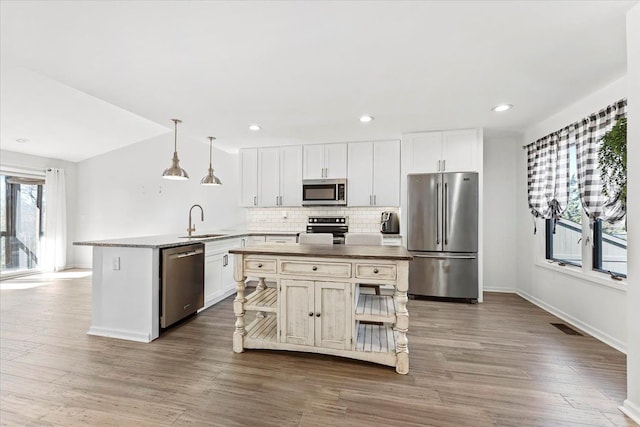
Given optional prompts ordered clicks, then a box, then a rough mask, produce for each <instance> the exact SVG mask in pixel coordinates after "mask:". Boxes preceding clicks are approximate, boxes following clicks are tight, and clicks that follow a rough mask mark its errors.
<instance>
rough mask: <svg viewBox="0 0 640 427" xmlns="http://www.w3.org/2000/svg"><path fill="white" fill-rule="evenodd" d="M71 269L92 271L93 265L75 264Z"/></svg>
mask: <svg viewBox="0 0 640 427" xmlns="http://www.w3.org/2000/svg"><path fill="white" fill-rule="evenodd" d="M69 268H86V269H89V270H91V269H92V268H93V265H91V263H89V264H83V263H77V264H74V265H73V266H71V267H69Z"/></svg>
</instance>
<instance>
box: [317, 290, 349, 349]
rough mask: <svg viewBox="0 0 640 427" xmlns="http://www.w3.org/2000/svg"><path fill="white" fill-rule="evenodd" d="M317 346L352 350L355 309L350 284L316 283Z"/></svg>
mask: <svg viewBox="0 0 640 427" xmlns="http://www.w3.org/2000/svg"><path fill="white" fill-rule="evenodd" d="M314 285H315V310H314V312H315V316H314V318H315V345H316V347H327V348H335V349H341V350H349V349H351V337H352V331H353V307H352V298H351V284H350V283H336V282H314Z"/></svg>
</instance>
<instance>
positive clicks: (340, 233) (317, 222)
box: [307, 216, 349, 244]
mask: <svg viewBox="0 0 640 427" xmlns="http://www.w3.org/2000/svg"><path fill="white" fill-rule="evenodd" d="M348 232H349V218H347V217H346V216H310V217H309V222H308V223H307V233H331V234H333V243H334V244H344V235H345V234H346V233H348Z"/></svg>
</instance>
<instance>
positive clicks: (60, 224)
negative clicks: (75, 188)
mask: <svg viewBox="0 0 640 427" xmlns="http://www.w3.org/2000/svg"><path fill="white" fill-rule="evenodd" d="M45 197H46V201H45V233H44V254H43V259H44V263H43V265H42V267H43V269H44V270H47V271H58V270H62V269H63V268H65V266H66V264H67V197H66V191H65V174H64V169H54V168H50V169H47V170H46V171H45Z"/></svg>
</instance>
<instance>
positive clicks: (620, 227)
mask: <svg viewBox="0 0 640 427" xmlns="http://www.w3.org/2000/svg"><path fill="white" fill-rule="evenodd" d="M553 228H554V224H553V220H550V219H549V220H547V221H546V258H547V259H549V260H553V261H557V262H559V263H562V264H571V265H575V266H582V265H583V264H584V262H586V261H588V262H587V265H589V264H590V267H591V269H593V270H596V271H600V272H604V273H608V274H611V275H612V276H621V277H627V230H626V227H625V220H624V219H623V220H621V221H618V222H616V223H614V224H610V223H608V222H605V221H602V220H600V219H599V220H597V221H595V223H594V224H593V227H592V228H593V230H590V229H589V220H588V218H587V217H586V215H585V214H584V209H583V207H582V203H581V201H580V191H579V189H578V181H577V174H576V145H575V143H572V144H571V145H570V147H569V201H568V203H567V209H566V211H565V212H564V213H563V214H562V218H561V219H559V220H558V221H557V222H556V224H555V233H554V230H553ZM583 232H584V235H589V234H592V239H593V252H592V254H591V256H590V258H591V259H590V260H589V259H588V257H587V256H585V258H586V259H585V260H584V261H583V251H582V248H583V246H585V245H582V236H583ZM588 248H589V247H588V246H587V249H588Z"/></svg>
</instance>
